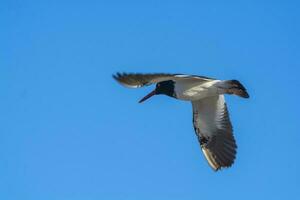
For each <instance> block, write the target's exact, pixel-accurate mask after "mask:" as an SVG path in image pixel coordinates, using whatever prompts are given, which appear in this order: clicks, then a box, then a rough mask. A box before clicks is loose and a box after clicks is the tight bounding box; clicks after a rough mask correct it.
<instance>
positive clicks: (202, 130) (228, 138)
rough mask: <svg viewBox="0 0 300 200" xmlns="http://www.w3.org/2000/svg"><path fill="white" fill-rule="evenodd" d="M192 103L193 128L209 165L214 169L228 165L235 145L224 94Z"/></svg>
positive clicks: (234, 150) (233, 156) (233, 154)
mask: <svg viewBox="0 0 300 200" xmlns="http://www.w3.org/2000/svg"><path fill="white" fill-rule="evenodd" d="M192 104H193V124H194V129H195V132H196V135H197V136H198V140H199V142H200V145H201V149H202V151H203V153H204V155H205V157H206V159H207V161H208V163H209V165H210V166H211V167H212V168H213V169H214V170H215V171H217V170H218V169H221V168H222V167H230V166H231V165H232V164H233V162H234V159H235V155H236V148H237V146H236V143H235V139H234V136H233V130H232V125H231V123H230V119H229V114H228V111H227V106H226V103H225V99H224V95H219V96H213V97H208V98H204V99H201V100H198V101H193V102H192Z"/></svg>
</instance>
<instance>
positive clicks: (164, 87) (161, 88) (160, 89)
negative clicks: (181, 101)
mask: <svg viewBox="0 0 300 200" xmlns="http://www.w3.org/2000/svg"><path fill="white" fill-rule="evenodd" d="M155 91H156V94H165V95H167V96H170V97H174V81H171V80H170V81H162V82H159V83H157V84H156V88H155Z"/></svg>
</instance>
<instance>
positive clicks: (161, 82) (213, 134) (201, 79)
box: [113, 73, 249, 171]
mask: <svg viewBox="0 0 300 200" xmlns="http://www.w3.org/2000/svg"><path fill="white" fill-rule="evenodd" d="M113 78H114V79H115V80H117V81H118V82H119V83H120V84H122V85H124V86H126V87H129V88H139V87H143V86H148V85H151V84H156V87H155V89H154V90H153V91H152V92H150V93H149V94H148V95H146V96H145V97H144V98H142V99H141V100H140V101H139V103H142V102H143V101H145V100H147V99H149V98H150V97H152V96H154V95H160V94H163V95H167V96H169V97H173V98H175V99H179V100H185V101H191V102H192V106H193V125H194V130H195V133H196V135H197V138H198V141H199V143H200V146H201V150H202V152H203V154H204V156H205V158H206V159H207V161H208V164H209V165H210V166H211V167H212V169H213V170H214V171H218V170H219V169H222V168H227V167H230V166H231V165H232V164H233V163H234V160H235V157H236V149H237V145H236V142H235V139H234V136H233V129H232V125H231V122H230V119H229V113H228V110H227V106H226V102H225V98H224V94H234V95H237V96H239V97H243V98H249V94H248V93H247V90H246V89H245V87H244V86H243V85H242V84H241V83H240V82H239V81H237V80H217V79H213V78H208V77H205V76H197V75H185V74H165V73H156V74H139V73H117V74H115V75H113Z"/></svg>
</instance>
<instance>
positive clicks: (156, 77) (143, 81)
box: [113, 73, 211, 88]
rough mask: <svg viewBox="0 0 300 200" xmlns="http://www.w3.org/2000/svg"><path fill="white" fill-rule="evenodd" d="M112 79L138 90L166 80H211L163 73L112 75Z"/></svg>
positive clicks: (202, 77)
mask: <svg viewBox="0 0 300 200" xmlns="http://www.w3.org/2000/svg"><path fill="white" fill-rule="evenodd" d="M113 78H114V79H115V80H117V81H118V82H119V83H121V84H122V85H124V86H126V87H131V88H138V87H143V86H148V85H151V84H153V83H159V82H162V81H168V80H178V79H199V80H203V79H205V80H211V78H208V77H204V76H194V75H185V74H165V73H155V74H139V73H117V74H115V75H113Z"/></svg>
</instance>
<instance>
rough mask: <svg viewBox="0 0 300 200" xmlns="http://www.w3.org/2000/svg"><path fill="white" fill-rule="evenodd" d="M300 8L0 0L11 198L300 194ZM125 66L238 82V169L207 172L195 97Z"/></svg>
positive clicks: (2, 183) (4, 190) (0, 141)
mask: <svg viewBox="0 0 300 200" xmlns="http://www.w3.org/2000/svg"><path fill="white" fill-rule="evenodd" d="M299 6H300V5H299V3H297V1H226V3H225V1H176V0H172V1H130V0H128V1H114V0H113V1H98V0H97V1H96V0H91V1H76V0H75V1H65V0H60V1H52V0H51V1H50V0H49V1H33V0H32V1H31V0H28V1H21V0H2V1H1V2H0V24H1V31H0V43H1V45H0V91H1V92H0V112H1V114H0V160H1V161H0V177H1V178H0V199H3V200H11V199H12V200H14V199H22V200H41V199H43V200H68V199H70V200H71V199H72V200H83V199H84V200H96V199H97V200H98V199H105V200H117V199H118V200H119V199H125V200H133V199H137V200H138V199H143V200H152V199H156V200H165V199H172V200H177V199H178V200H179V199H190V200H194V199H195V200H196V199H197V200H198V199H211V200H213V199H231V200H236V199H246V200H248V199H251V200H253V199H273V200H277V199H297V198H299V195H300V190H299V179H300V172H299V167H300V156H299V153H300V149H299V148H300V133H299V128H298V125H299V122H300V121H299V115H298V113H299V112H300V110H299V105H298V103H299V101H300V98H299V96H300V95H299V86H300V78H299V77H300V59H299V58H300V48H299V46H300V39H299V35H300V26H299V20H300V14H299ZM115 72H145V73H147V72H169V73H187V74H198V75H205V76H211V77H216V78H218V79H238V80H240V81H241V82H242V83H243V84H244V85H245V87H246V88H247V89H248V92H249V94H250V96H251V98H250V99H242V98H239V97H236V96H226V99H227V104H228V107H229V111H230V116H231V120H232V123H233V126H234V133H235V137H236V140H237V144H238V154H237V159H236V161H235V164H234V165H233V166H232V167H231V168H229V169H225V170H222V171H219V172H217V173H215V172H213V171H212V169H211V168H210V167H209V166H208V164H207V162H206V160H205V159H204V156H203V155H202V152H201V150H200V147H199V144H198V141H197V139H196V136H195V134H194V130H193V127H192V112H191V104H190V103H189V102H183V101H176V100H174V99H171V98H168V97H165V96H157V97H155V98H152V99H151V100H150V101H147V102H145V103H144V104H138V103H137V102H138V100H139V99H140V98H141V97H143V96H144V95H145V94H147V93H148V92H149V91H150V90H151V89H152V87H153V86H152V87H148V88H142V89H138V90H134V89H127V88H124V87H122V86H120V85H118V84H117V83H116V82H115V81H114V80H113V79H112V77H111V76H112V74H113V73H115Z"/></svg>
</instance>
